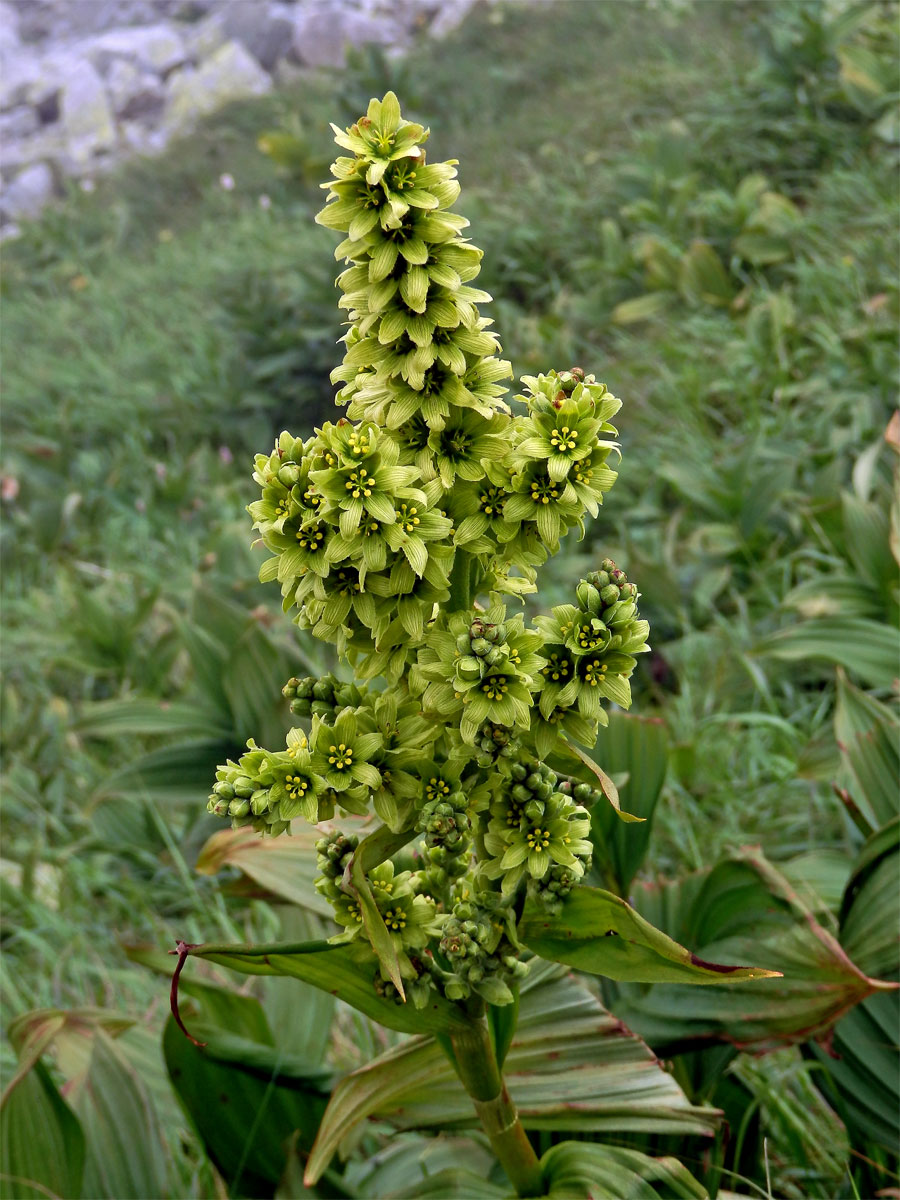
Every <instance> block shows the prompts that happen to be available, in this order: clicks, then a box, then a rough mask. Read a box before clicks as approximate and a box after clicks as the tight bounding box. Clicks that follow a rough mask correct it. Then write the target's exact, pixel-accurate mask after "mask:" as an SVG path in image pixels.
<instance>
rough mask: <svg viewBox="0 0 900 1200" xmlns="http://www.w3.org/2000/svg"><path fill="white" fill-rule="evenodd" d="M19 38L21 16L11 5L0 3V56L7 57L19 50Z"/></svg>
mask: <svg viewBox="0 0 900 1200" xmlns="http://www.w3.org/2000/svg"><path fill="white" fill-rule="evenodd" d="M21 41H22V40H21V38H20V37H19V14H18V13H17V12H16V10H15V9H14V8H13V6H12V5H11V4H7V3H5V0H4V2H3V3H0V55H4V56H7V55H9V54H11V53H14V52H15V51H16V50H18V48H19V46H20V45H21Z"/></svg>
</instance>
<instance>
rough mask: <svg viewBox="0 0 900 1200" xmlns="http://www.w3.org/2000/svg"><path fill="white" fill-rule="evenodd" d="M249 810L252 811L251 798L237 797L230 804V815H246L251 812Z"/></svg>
mask: <svg viewBox="0 0 900 1200" xmlns="http://www.w3.org/2000/svg"><path fill="white" fill-rule="evenodd" d="M249 811H250V801H249V800H239V799H238V798H237V797H235V799H234V800H232V801H231V802H230V803H229V805H228V815H229V817H246V815H247V813H249Z"/></svg>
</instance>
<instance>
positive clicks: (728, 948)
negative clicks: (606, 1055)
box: [604, 850, 892, 1054]
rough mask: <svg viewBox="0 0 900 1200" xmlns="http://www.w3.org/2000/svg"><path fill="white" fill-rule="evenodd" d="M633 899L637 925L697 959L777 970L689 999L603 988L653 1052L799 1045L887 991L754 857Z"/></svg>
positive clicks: (668, 992) (644, 889)
mask: <svg viewBox="0 0 900 1200" xmlns="http://www.w3.org/2000/svg"><path fill="white" fill-rule="evenodd" d="M633 900H634V903H635V906H636V907H637V908H639V909H640V910H641V912H642V913H643V914H644V916H645V917H647V918H648V919H649V920H651V921H652V922H653V923H654V924H655V925H658V926H659V927H660V928H662V929H665V931H666V932H667V933H668V934H670V935H671V936H673V937H676V938H678V939H680V940H682V941H686V942H688V943H689V944H690V945H693V946H696V947H697V953H698V954H700V955H701V956H703V957H704V958H707V957H710V958H711V957H715V958H725V959H728V958H731V959H732V960H733V959H735V958H738V959H739V958H741V957H744V956H746V955H751V954H752V955H753V956H755V957H756V958H757V959H758V960H759V961H761V962H764V963H765V964H766V966H767V967H769V968H772V969H773V970H777V971H781V972H783V978H780V979H776V978H772V979H763V980H759V981H757V982H754V983H753V984H751V985H749V986H747V985H745V984H744V983H743V982H738V983H735V984H733V985H732V986H730V987H727V988H716V989H712V990H710V989H704V990H702V991H699V992H698V991H696V990H695V989H693V988H691V989H688V988H684V987H680V986H671V985H668V984H666V985H656V986H654V987H652V988H635V987H627V986H621V985H620V986H615V985H606V984H604V995H605V996H606V998H607V1003H608V1004H609V1007H610V1008H611V1009H612V1010H613V1012H614V1013H616V1015H617V1016H619V1017H621V1019H622V1020H623V1021H625V1022H626V1023H627V1024H628V1026H629V1028H631V1029H634V1030H635V1031H636V1032H637V1033H638V1034H640V1036H642V1037H643V1038H645V1040H646V1041H648V1042H649V1043H650V1045H651V1046H652V1047H653V1048H654V1049H655V1050H656V1051H657V1053H660V1054H663V1053H678V1052H681V1051H683V1050H686V1049H699V1048H702V1047H704V1046H708V1045H710V1044H711V1043H712V1042H714V1041H720V1042H730V1043H733V1044H735V1045H738V1046H752V1047H753V1048H754V1049H769V1048H774V1047H776V1046H779V1045H784V1044H789V1043H792V1042H803V1041H806V1040H807V1039H808V1038H811V1037H815V1036H816V1035H817V1034H821V1033H822V1032H823V1031H825V1030H827V1029H828V1028H829V1027H830V1026H831V1025H832V1024H833V1023H834V1022H835V1021H836V1020H838V1019H839V1018H840V1017H841V1016H842V1015H843V1014H844V1013H845V1012H847V1011H848V1009H850V1008H852V1007H853V1005H854V1004H858V1003H859V1002H860V1001H861V1000H863V999H865V997H866V996H869V995H871V994H872V993H873V992H875V991H878V990H881V989H888V988H890V987H891V986H892V985H891V984H890V983H884V982H882V981H880V980H875V979H870V978H868V977H867V976H866V975H865V974H864V973H863V972H862V971H861V970H860V969H859V968H858V967H857V966H856V965H855V964H854V963H853V962H852V961H851V960H850V958H849V957H848V955H847V954H846V953H845V951H844V950H843V949H842V947H841V945H840V943H839V942H838V940H837V938H836V937H835V936H834V935H833V934H831V933H830V932H828V931H827V930H826V929H824V928H823V927H822V926H821V925H820V923H819V922H818V921H817V920H816V918H815V915H814V914H813V913H812V912H811V911H810V909H809V908H808V906H807V905H806V904H805V903H804V902H803V900H802V898H801V896H800V895H799V894H798V893H797V892H796V891H794V889H793V888H792V887H791V885H790V884H789V883H788V881H787V880H786V879H785V878H784V876H782V875H781V874H780V872H778V871H777V870H776V869H775V868H774V867H773V866H772V865H771V864H770V863H769V862H767V861H766V859H765V858H763V856H762V855H761V854H760V853H759V852H758V851H755V850H745V851H742V852H741V853H740V854H739V855H738V856H735V857H734V858H732V859H727V860H725V861H724V862H721V863H719V864H717V866H716V867H714V868H712V869H711V870H706V871H699V872H696V873H695V874H693V875H689V876H687V877H685V878H684V879H681V880H678V881H673V882H665V883H659V884H641V885H639V886H637V887H636V888H635V890H634V894H633Z"/></svg>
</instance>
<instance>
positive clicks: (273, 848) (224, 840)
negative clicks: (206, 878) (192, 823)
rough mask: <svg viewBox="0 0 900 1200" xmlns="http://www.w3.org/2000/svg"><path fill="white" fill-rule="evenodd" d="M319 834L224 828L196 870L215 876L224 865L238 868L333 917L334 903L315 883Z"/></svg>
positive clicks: (295, 901)
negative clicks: (275, 833)
mask: <svg viewBox="0 0 900 1200" xmlns="http://www.w3.org/2000/svg"><path fill="white" fill-rule="evenodd" d="M320 837H321V834H320V833H319V832H317V831H316V830H314V829H313V830H310V829H309V828H305V829H301V830H300V831H299V832H297V833H293V835H292V836H291V837H289V838H288V837H283V838H263V837H260V835H259V834H258V833H257V832H256V831H255V830H254V829H252V828H251V827H250V826H249V825H245V826H244V827H243V828H241V829H222V830H220V831H219V832H218V833H214V834H213V835H212V837H211V838H209V840H208V841H207V842H206V843H205V844H204V846H203V849H202V850H201V851H200V854H199V855H198V857H197V870H198V871H199V872H200V874H201V875H215V874H216V873H217V872H218V871H221V870H222V869H223V868H224V867H237V868H238V870H240V871H243V873H244V874H245V875H246V876H247V877H248V879H251V880H253V882H254V883H255V884H258V885H259V887H260V888H263V889H265V891H266V892H271V893H272V894H274V895H275V896H278V897H279V898H280V899H282V900H287V901H288V902H289V903H291V904H296V905H298V906H299V907H300V908H305V909H308V910H309V911H310V912H314V913H318V915H319V916H322V917H332V916H333V909H332V907H331V905H330V904H329V903H328V901H327V900H326V899H325V897H324V896H321V895H320V894H319V893H318V892H317V891H316V889H315V887H314V886H313V885H314V882H315V878H316V875H317V874H318V868H317V866H316V842H317V841H318V840H319V838H320Z"/></svg>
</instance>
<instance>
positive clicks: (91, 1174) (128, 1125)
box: [73, 1029, 169, 1200]
mask: <svg viewBox="0 0 900 1200" xmlns="http://www.w3.org/2000/svg"><path fill="white" fill-rule="evenodd" d="M92 1045H93V1050H92V1053H91V1061H90V1065H89V1067H88V1071H87V1077H86V1079H85V1081H84V1084H83V1085H82V1086H81V1087H80V1088H79V1089H78V1091H77V1092H76V1093H75V1096H74V1099H73V1105H74V1107H75V1111H76V1112H77V1114H78V1116H79V1118H80V1120H81V1125H82V1128H83V1130H84V1134H85V1139H86V1142H87V1153H86V1157H85V1164H84V1194H85V1196H115V1197H116V1198H117V1200H118V1198H119V1197H121V1200H144V1198H145V1197H148V1196H165V1195H166V1194H167V1193H168V1191H169V1186H168V1179H167V1171H166V1153H165V1150H164V1146H163V1140H162V1133H161V1131H160V1128H159V1120H158V1118H157V1115H156V1111H155V1109H154V1107H153V1104H152V1102H151V1100H150V1097H149V1095H148V1093H147V1089H146V1088H145V1087H144V1084H143V1083H142V1082H141V1080H140V1078H139V1077H138V1074H137V1072H136V1071H135V1070H134V1068H133V1067H132V1066H131V1065H130V1063H129V1062H128V1061H127V1059H126V1058H125V1056H124V1055H123V1054H122V1052H121V1051H120V1050H119V1049H118V1047H117V1046H116V1044H115V1042H113V1040H112V1039H111V1038H110V1037H108V1036H107V1034H105V1033H104V1032H103V1030H102V1029H97V1030H96V1031H95V1032H94V1036H93V1039H92Z"/></svg>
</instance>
